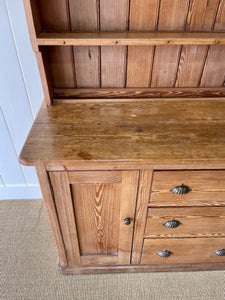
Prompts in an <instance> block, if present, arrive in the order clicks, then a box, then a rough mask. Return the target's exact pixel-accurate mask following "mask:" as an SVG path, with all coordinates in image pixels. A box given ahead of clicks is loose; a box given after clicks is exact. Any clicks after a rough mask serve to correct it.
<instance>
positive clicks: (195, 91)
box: [54, 79, 225, 103]
mask: <svg viewBox="0 0 225 300" xmlns="http://www.w3.org/2000/svg"><path fill="white" fill-rule="evenodd" d="M137 80H139V79H137ZM144 80H146V79H144ZM184 97H186V98H187V99H189V98H190V100H191V99H192V98H197V97H198V98H202V100H203V101H204V100H208V99H207V98H210V97H212V98H213V97H222V98H225V88H220V89H218V88H173V89H170V88H122V89H119V88H111V89H110V88H108V89H103V88H101V89H97V88H96V89H88V88H83V89H54V98H55V99H56V100H57V98H58V101H60V100H61V99H63V100H65V99H71V98H72V99H73V100H76V103H77V102H78V101H77V99H94V100H95V101H96V102H97V101H99V99H109V100H112V99H116V100H117V101H119V100H120V99H122V100H123V99H125V98H128V99H129V100H131V99H133V101H135V99H137V98H147V99H149V98H153V99H155V100H156V99H158V100H159V101H161V100H162V98H165V99H166V100H167V101H168V98H182V99H183V98H184ZM203 97H204V98H203ZM179 100H180V99H179ZM74 102H75V101H74Z"/></svg>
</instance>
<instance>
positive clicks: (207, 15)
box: [175, 0, 218, 87]
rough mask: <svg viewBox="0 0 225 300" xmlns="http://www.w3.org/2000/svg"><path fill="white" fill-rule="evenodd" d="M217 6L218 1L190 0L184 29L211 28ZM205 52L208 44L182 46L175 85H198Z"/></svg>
mask: <svg viewBox="0 0 225 300" xmlns="http://www.w3.org/2000/svg"><path fill="white" fill-rule="evenodd" d="M217 7H218V1H214V0H209V1H208V0H204V1H203V0H191V2H190V8H189V12H188V18H187V24H186V29H187V30H202V29H203V30H211V29H212V27H213V24H214V20H215V15H216V12H217ZM205 22H206V24H205ZM207 52H208V46H200V45H193V46H183V48H182V52H181V57H180V63H179V68H178V74H177V79H176V84H175V86H176V87H197V86H198V85H199V81H200V78H201V75H202V70H203V67H204V64H205V59H206V55H207Z"/></svg>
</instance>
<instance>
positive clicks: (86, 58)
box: [69, 0, 100, 88]
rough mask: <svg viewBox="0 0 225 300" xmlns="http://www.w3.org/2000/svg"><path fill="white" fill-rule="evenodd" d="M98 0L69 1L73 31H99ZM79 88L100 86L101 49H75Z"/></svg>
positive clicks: (89, 47) (87, 47) (88, 47)
mask: <svg viewBox="0 0 225 300" xmlns="http://www.w3.org/2000/svg"><path fill="white" fill-rule="evenodd" d="M98 2H99V1H98V0H69V4H70V17H71V28H72V30H78V31H79V30H81V31H96V30H99V7H98V4H99V3H98ZM73 51H74V60H75V67H76V68H75V71H76V81H77V87H80V88H82V87H89V88H91V87H92V88H96V87H99V86H100V74H99V73H100V47H97V46H96V47H91V46H86V47H83V46H81V47H73Z"/></svg>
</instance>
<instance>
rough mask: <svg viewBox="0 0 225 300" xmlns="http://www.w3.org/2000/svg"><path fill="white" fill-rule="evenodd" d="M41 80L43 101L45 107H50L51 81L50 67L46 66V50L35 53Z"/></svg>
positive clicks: (51, 96)
mask: <svg viewBox="0 0 225 300" xmlns="http://www.w3.org/2000/svg"><path fill="white" fill-rule="evenodd" d="M35 55H36V60H37V64H38V69H39V74H40V78H41V83H42V88H43V91H44V97H45V98H44V101H45V103H46V105H47V106H51V105H52V103H53V101H52V99H53V80H52V73H51V70H50V66H49V64H48V54H47V52H46V49H43V48H42V49H40V51H39V52H36V53H35Z"/></svg>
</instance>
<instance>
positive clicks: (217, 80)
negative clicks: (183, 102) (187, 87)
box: [200, 0, 225, 87]
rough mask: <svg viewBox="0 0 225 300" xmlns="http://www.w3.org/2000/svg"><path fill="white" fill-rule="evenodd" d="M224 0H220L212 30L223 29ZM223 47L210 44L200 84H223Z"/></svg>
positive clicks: (224, 25) (224, 28)
mask: <svg viewBox="0 0 225 300" xmlns="http://www.w3.org/2000/svg"><path fill="white" fill-rule="evenodd" d="M224 8H225V1H224V0H222V1H220V5H219V8H218V13H217V17H216V21H215V26H214V30H218V31H223V32H224V31H225V9H224ZM224 56H225V47H224V46H222V45H219V47H214V46H213V45H212V46H210V48H209V52H208V55H207V59H206V63H205V67H204V70H203V73H202V78H201V81H200V86H201V87H204V86H208V87H211V86H215V87H220V86H224V80H225V62H224Z"/></svg>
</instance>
